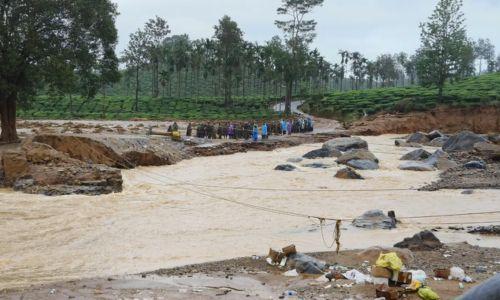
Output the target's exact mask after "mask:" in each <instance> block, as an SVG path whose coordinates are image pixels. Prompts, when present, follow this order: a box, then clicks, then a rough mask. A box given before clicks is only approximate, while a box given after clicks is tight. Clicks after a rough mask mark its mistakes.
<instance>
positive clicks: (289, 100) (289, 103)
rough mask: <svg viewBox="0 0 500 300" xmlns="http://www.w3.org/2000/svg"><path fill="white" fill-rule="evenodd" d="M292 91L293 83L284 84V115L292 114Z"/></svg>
mask: <svg viewBox="0 0 500 300" xmlns="http://www.w3.org/2000/svg"><path fill="white" fill-rule="evenodd" d="M292 91H293V81H291V80H290V81H289V82H287V83H286V97H285V114H286V115H291V114H292Z"/></svg>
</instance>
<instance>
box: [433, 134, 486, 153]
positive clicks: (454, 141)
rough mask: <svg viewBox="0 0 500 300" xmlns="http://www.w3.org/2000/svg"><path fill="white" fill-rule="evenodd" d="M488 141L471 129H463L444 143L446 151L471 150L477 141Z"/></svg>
mask: <svg viewBox="0 0 500 300" xmlns="http://www.w3.org/2000/svg"><path fill="white" fill-rule="evenodd" d="M481 142H488V140H487V139H486V138H484V137H482V136H480V135H478V134H475V133H473V132H470V131H462V132H460V133H458V134H455V135H453V136H451V137H450V138H449V139H448V141H446V143H444V145H443V150H444V151H446V152H453V151H471V150H473V149H474V145H475V144H476V143H481Z"/></svg>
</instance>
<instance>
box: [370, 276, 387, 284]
mask: <svg viewBox="0 0 500 300" xmlns="http://www.w3.org/2000/svg"><path fill="white" fill-rule="evenodd" d="M372 281H373V284H374V285H389V278H382V277H372Z"/></svg>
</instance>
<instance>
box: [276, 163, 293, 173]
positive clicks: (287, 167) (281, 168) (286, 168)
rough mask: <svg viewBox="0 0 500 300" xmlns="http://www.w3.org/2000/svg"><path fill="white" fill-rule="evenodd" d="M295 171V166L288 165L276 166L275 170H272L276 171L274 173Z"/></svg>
mask: <svg viewBox="0 0 500 300" xmlns="http://www.w3.org/2000/svg"><path fill="white" fill-rule="evenodd" d="M296 169H297V167H296V166H293V165H289V164H286V165H278V166H276V168H274V170H276V171H286V172H291V171H295V170H296Z"/></svg>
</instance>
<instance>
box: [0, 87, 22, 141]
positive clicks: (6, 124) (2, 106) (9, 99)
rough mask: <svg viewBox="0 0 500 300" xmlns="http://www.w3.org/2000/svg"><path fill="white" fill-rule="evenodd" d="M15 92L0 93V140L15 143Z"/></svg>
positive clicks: (17, 139) (16, 137)
mask: <svg viewBox="0 0 500 300" xmlns="http://www.w3.org/2000/svg"><path fill="white" fill-rule="evenodd" d="M16 100H17V96H16V94H11V95H8V96H7V95H0V119H1V123H2V126H1V127H2V134H1V135H0V142H2V143H16V142H18V141H19V138H18V136H17V129H16Z"/></svg>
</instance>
